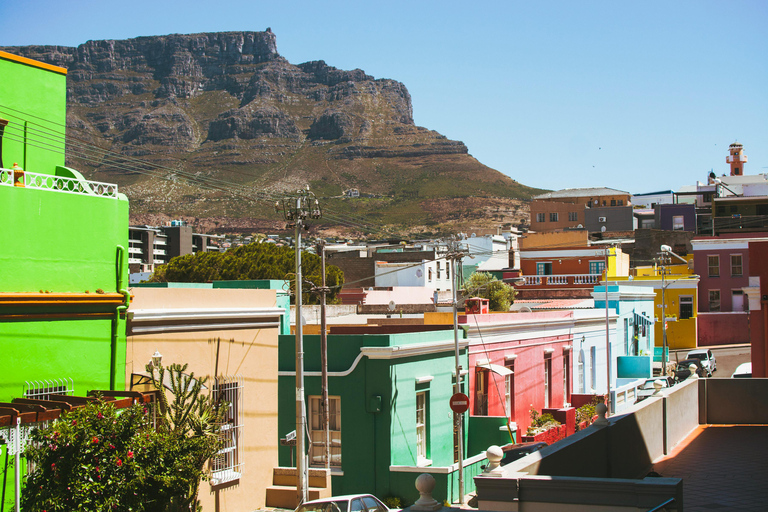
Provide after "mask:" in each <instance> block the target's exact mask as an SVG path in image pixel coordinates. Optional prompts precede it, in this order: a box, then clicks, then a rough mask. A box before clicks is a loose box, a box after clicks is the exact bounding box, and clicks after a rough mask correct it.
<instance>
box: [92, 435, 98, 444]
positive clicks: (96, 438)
mask: <svg viewBox="0 0 768 512" xmlns="http://www.w3.org/2000/svg"><path fill="white" fill-rule="evenodd" d="M91 442H92V443H93V444H96V443H98V442H99V438H98V437H96V436H93V439H91Z"/></svg>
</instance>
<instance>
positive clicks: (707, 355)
mask: <svg viewBox="0 0 768 512" xmlns="http://www.w3.org/2000/svg"><path fill="white" fill-rule="evenodd" d="M685 358H686V359H698V360H699V361H701V366H702V367H703V368H704V370H706V372H707V377H711V376H712V374H713V373H714V372H716V371H717V361H716V360H715V354H713V353H712V351H711V350H709V349H698V350H691V351H690V352H688V355H687V356H685Z"/></svg>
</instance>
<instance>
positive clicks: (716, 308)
mask: <svg viewBox="0 0 768 512" xmlns="http://www.w3.org/2000/svg"><path fill="white" fill-rule="evenodd" d="M714 295H717V299H713V296H714ZM721 304H722V295H721V294H720V290H709V311H710V312H718V311H720V308H721ZM713 306H714V307H713Z"/></svg>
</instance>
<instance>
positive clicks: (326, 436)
mask: <svg viewBox="0 0 768 512" xmlns="http://www.w3.org/2000/svg"><path fill="white" fill-rule="evenodd" d="M317 252H318V253H319V255H320V272H321V275H322V285H321V286H320V288H315V289H314V290H313V291H315V292H317V293H319V294H320V365H321V366H322V389H323V396H322V402H323V403H322V404H321V409H322V416H323V418H322V421H323V458H324V460H325V469H326V470H327V471H328V472H329V474H330V471H331V429H330V418H329V410H328V409H329V407H328V335H327V334H326V323H325V295H326V294H327V293H328V292H329V291H330V289H329V288H328V287H327V286H326V284H325V241H324V240H321V241H320V242H319V243H318V244H317Z"/></svg>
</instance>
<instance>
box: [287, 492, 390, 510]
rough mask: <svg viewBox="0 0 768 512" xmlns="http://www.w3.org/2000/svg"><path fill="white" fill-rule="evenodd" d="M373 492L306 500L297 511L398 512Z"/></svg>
mask: <svg viewBox="0 0 768 512" xmlns="http://www.w3.org/2000/svg"><path fill="white" fill-rule="evenodd" d="M397 510H399V509H390V508H389V507H387V506H386V505H385V504H384V503H382V502H381V500H379V498H377V497H376V496H373V495H371V494H346V495H343V496H333V497H331V498H321V499H318V500H312V501H305V502H304V503H302V504H301V505H299V506H298V507H297V508H296V511H295V512H396V511H397Z"/></svg>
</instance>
